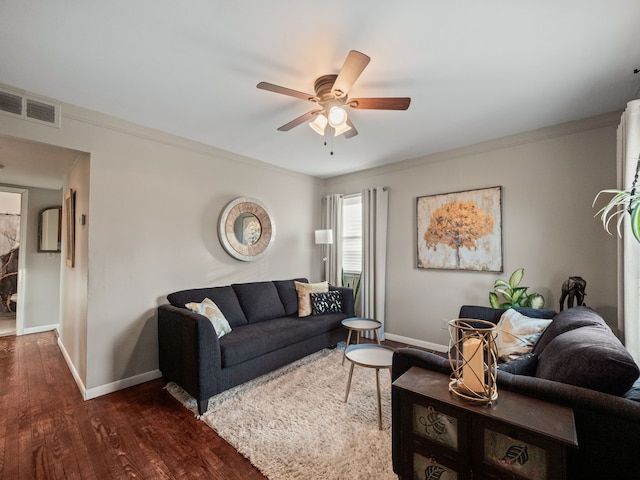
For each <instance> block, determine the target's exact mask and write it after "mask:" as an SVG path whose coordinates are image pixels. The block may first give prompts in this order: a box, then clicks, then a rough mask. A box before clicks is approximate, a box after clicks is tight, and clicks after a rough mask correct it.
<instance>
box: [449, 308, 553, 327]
mask: <svg viewBox="0 0 640 480" xmlns="http://www.w3.org/2000/svg"><path fill="white" fill-rule="evenodd" d="M514 310H515V311H516V312H519V313H521V314H523V315H526V316H527V317H529V318H553V317H554V315H555V314H556V312H555V311H553V310H548V309H546V308H529V307H514ZM504 312H505V310H504V309H502V308H492V307H484V306H481V305H463V306H462V307H460V313H459V315H458V318H475V319H478V320H486V321H489V322H492V323H498V322H499V321H500V317H501V316H502V314H503V313H504Z"/></svg>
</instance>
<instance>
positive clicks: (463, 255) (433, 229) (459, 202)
mask: <svg viewBox="0 0 640 480" xmlns="http://www.w3.org/2000/svg"><path fill="white" fill-rule="evenodd" d="M501 197H502V187H492V188H484V189H480V190H467V191H464V192H454V193H446V194H440V195H429V196H424V197H418V199H417V206H416V207H417V208H416V216H417V227H418V228H417V230H418V238H417V246H418V255H417V264H418V268H439V269H449V270H477V271H483V272H502V218H501V214H502V198H501Z"/></svg>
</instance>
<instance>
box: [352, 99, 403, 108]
mask: <svg viewBox="0 0 640 480" xmlns="http://www.w3.org/2000/svg"><path fill="white" fill-rule="evenodd" d="M347 103H348V105H349V106H350V107H351V108H360V109H363V110H406V109H407V108H409V105H410V104H411V99H410V98H409V97H387V98H351V99H349V101H348V102H347Z"/></svg>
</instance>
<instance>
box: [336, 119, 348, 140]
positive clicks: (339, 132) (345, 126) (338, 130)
mask: <svg viewBox="0 0 640 480" xmlns="http://www.w3.org/2000/svg"><path fill="white" fill-rule="evenodd" d="M333 129H334V130H335V132H336V133H335V136H336V137H337V136H338V135H342V134H343V133H344V132H348V131H349V130H351V126H350V125H349V124H348V123H347V122H344V123H343V124H342V125H338V126H337V127H334V128H333Z"/></svg>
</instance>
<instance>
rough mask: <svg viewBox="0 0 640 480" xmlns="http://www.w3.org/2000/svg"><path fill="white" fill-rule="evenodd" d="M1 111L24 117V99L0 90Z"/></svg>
mask: <svg viewBox="0 0 640 480" xmlns="http://www.w3.org/2000/svg"><path fill="white" fill-rule="evenodd" d="M0 110H1V111H3V112H7V113H13V114H14V115H22V97H20V96H18V95H12V94H10V93H8V92H3V91H2V90H0Z"/></svg>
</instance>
